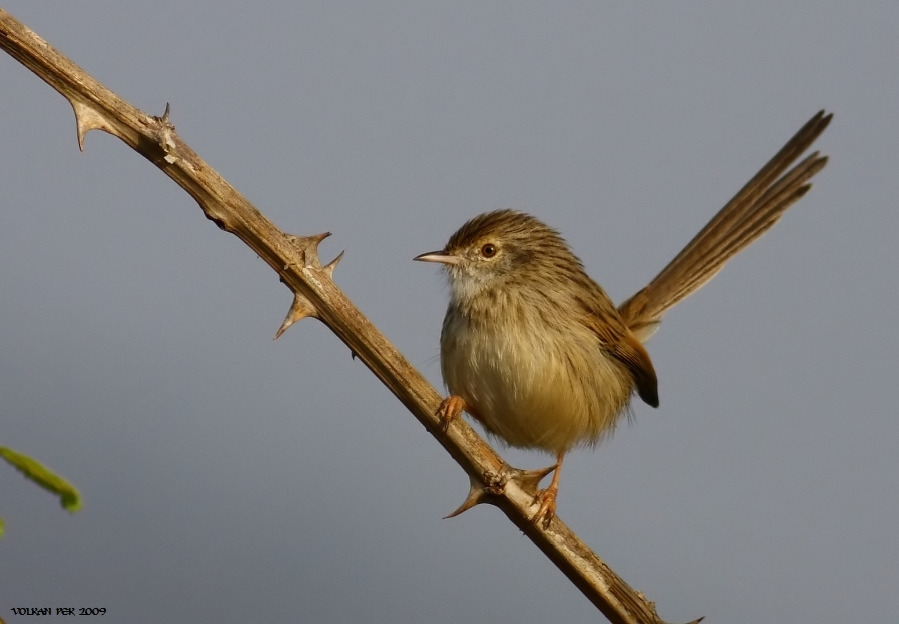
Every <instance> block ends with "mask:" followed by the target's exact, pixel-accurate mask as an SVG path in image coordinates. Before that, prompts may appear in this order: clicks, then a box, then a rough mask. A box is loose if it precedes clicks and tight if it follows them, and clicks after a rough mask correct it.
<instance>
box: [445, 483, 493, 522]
mask: <svg viewBox="0 0 899 624" xmlns="http://www.w3.org/2000/svg"><path fill="white" fill-rule="evenodd" d="M468 480H469V483H470V485H469V488H468V496H466V497H465V500H464V501H462V504H461V505H459V507H458V508H457V509H456V511H454V512H453V513H451V514H449V515H448V516H443V519H444V520H447V519H449V518H455V517H456V516H458V515H460V514H462V513H465V512H466V511H468V510H469V509H471V508H472V507H474V506H475V505H479V504H481V503H483V502H484V499H485V498H487V492H485V491H484V489H483V488H482V487H481V484H480V483H478V482H477V481H475V480H474V478H473V477H468Z"/></svg>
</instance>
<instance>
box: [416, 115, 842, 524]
mask: <svg viewBox="0 0 899 624" xmlns="http://www.w3.org/2000/svg"><path fill="white" fill-rule="evenodd" d="M831 118H832V114H825V111H823V110H822V111H820V112H819V113H817V114H816V115H815V116H813V117H812V118H811V119H810V120H809V121H808V122H807V123H806V124H805V125H804V126H803V127H802V128H801V129H800V130H799V131H798V132H797V133H796V134H795V135H794V136H793V137H792V138H791V139H790V140H789V141H788V142H787V143H786V144H785V145H784V147H783V148H782V149H781V150H780V151H779V152H778V153H777V154H776V155H775V156H774V157H773V158H772V159H771V160H770V161H769V162H768V163H767V164H766V165H765V166H764V167H762V168H761V170H759V172H758V173H757V174H756V175H755V176H754V177H753V178H752V179H751V180H750V181H749V182H748V183H747V184H746V185H745V186H744V187H743V188H742V189H741V190H740V191H739V192H738V193H737V194H736V195H735V196H734V197H733V198H732V199H731V200H730V201H729V202H727V204H725V205H724V207H723V208H722V209H721V210H720V211H719V212H718V213H717V214H716V215H715V216H714V217H713V218H712V219H711V220H710V221H709V223H708V224H707V225H706V226H705V227H704V228H703V229H702V230H701V231H700V232H699V233H698V234H697V235H696V236H695V237H694V238H693V239H692V240H691V241H690V242H689V243H688V244H687V245H686V247H684V249H683V250H682V251H681V252H680V253H679V254H678V255H677V256H675V258H674V259H673V260H672V261H671V262H669V263H668V265H667V266H665V268H663V269H662V270H661V271H660V272H659V274H658V275H657V276H656V277H655V278H653V279H652V280H651V281H650V282H649V284H647V285H646V286H645V287H644V288H642V289H641V290H639V291H637V293H635V294H634V295H633V296H631V297H630V298H629V299H627V300H625V301H624V302H623V303H621V304H620V305H618V306H616V305H615V304H614V303H613V302H612V300H611V299H610V298H609V296H608V295H607V294H606V292H605V291H604V290H603V289H602V287H601V286H600V285H599V284H597V283H596V282H595V281H594V280H593V279H592V278H590V276H589V275H588V274H587V272H586V270H585V268H584V265H583V263H582V262H581V260H580V259H579V258H578V257H577V256H576V255H575V254H574V253H573V252H572V250H571V248H570V247H569V245H568V244H567V243H566V241H565V240H564V239H563V238H562V236H561V235H560V234H559V232H558V231H557V230H555V229H554V228H552V227H550V226H548V225H546V224H545V223H544V222H542V221H541V220H539V219H538V218H536V217H534V216H532V215H530V214H527V213H525V212H520V211H516V210H511V209H501V210H495V211H492V212H487V213H484V214H481V215H478V216H476V217H474V218H472V219H471V220H469V221H468V222H466V223H465V224H464V225H463V226H462V227H461V228H459V229H458V230H457V231H456V232H455V233H454V234H453V235H452V236H451V237H450V239H449V241H448V242H447V244H446V245H445V246H444V247H443V249H441V250H438V251H431V252H428V253H424V254H421V255H418V256H416V257H415V258H414V259H415V260H418V261H423V262H436V263H440V264H441V265H443V267H444V269H445V272H446V274H447V276H448V281H449V286H450V297H449V305H448V307H447V311H446V315H445V317H444V321H443V326H442V330H441V334H440V365H441V372H442V374H443V379H444V382H445V384H446V387H447V389H448V390H449V395H448V396H447V397H446V398H445V399H444V400H443V401H442V402H441V404H440V407H439V409H438V411H437V414H436V415H437V417H438V418H439V419H440V422H441V425H442V428H443V430H444V431H446V430H447V429H448V427H449V426H450V425H451V423H452V422H453V421H454V420H455V419H456V418H457V417H458V416H459V415H460V414H461V413H462V412H463V411H465V412H468V414H470V415H471V417H472V418H473V419H474V420H476V421H477V422H479V423H481V425H483V427H484V428H485V429H486V431H487V432H488V433H489V434H491V435H492V436H494V437H496V438H498V439H499V440H500V441H501V442H503V443H505V444H506V445H508V446H512V447H518V448H526V449H537V450H541V451H545V452H548V453H550V454H552V455H554V456H555V460H556V461H555V464H554V465H553V466H551V467H549V468H548V469H547V470H546V474H549V472H552V473H553V477H552V480H551V482H550V484H549V486H548V487H546V488H544V489H541V490H538V491H537V493H536V496H535V497H534V501H533V505H534V506H536V507H537V511H536V513H535V514H534V516H533V521H534V522H535V523H539V524H542V525H543V527H544V529H547V528H549V526H550V523H551V521H552V519H553V517H554V516H555V513H556V505H557V497H558V491H559V479H560V475H561V469H562V462H563V460H564V458H565V456H566V455H567V454H568V452H569V451H571V450H572V449H574V448H576V447H581V446H586V447H595V446H596V445H597V444H598V443H599V442H601V441H602V440H603V439H605V438H607V437H608V436H609V435H610V434H611V433H612V432H613V431H614V430H615V427H616V423H617V422H618V421H619V420H620V418H621V416H622V415H623V414H629V406H630V402H631V399H632V397H633V396H634V395H636V396H638V397H639V398H640V399H641V400H642V401H643V402H644V403H646V404H647V405H649V406H651V407H654V408H655V407H658V405H659V394H658V380H657V375H656V371H655V368H654V366H653V364H652V360H651V359H650V356H649V353H648V352H647V350H646V348H645V346H644V343H645V342H646V341H647V340H648V339H649V338H650V337H651V336H652V335H653V334H654V333H655V331H656V330H657V329H658V327H659V323H660V322H661V320H662V317H663V315H664V314H665V313H666V312H667V311H668V310H669V309H670V308H671V307H672V306H674V305H675V304H677V303H679V302H680V301H682V300H683V299H684V298H686V297H687V296H689V295H690V294H692V293H693V292H695V291H696V290H698V289H699V288H700V287H702V286H703V285H705V284H706V283H707V282H708V281H709V280H710V279H712V278H713V277H714V276H715V275H716V274H717V273H718V272H719V271H720V270H721V269H722V268H723V267H724V265H725V264H726V263H727V262H728V260H730V259H731V258H732V257H734V256H735V255H736V254H737V253H739V252H740V251H742V250H743V249H745V248H746V247H747V246H748V245H750V244H751V243H752V242H754V241H755V240H757V239H758V238H759V237H760V236H762V234H764V233H765V232H767V231H768V230H769V229H770V228H771V227H772V226H773V225H774V224H775V223H776V222H777V221H778V220H779V219H780V217H781V216H782V215H783V214H784V212H785V211H786V210H787V209H788V208H789V207H790V206H792V205H793V204H794V203H796V202H797V201H798V200H799V199H800V198H801V197H802V196H803V195H805V194H806V193H807V192H808V190H809V189H810V188H811V183H810V182H809V181H810V179H811V178H812V177H813V176H814V175H815V174H816V173H818V172H819V171H820V170H821V169H822V168H823V167H824V166H825V165H826V164H827V157H826V156H822V155H820V154H819V153H818V152H817V151H816V152H813V153H811V154H810V155H809V156H807V157H806V158H805V159H803V160H802V161H801V162H799V163H798V164H796V165H795V166H794V167H793V168H792V169H790V167H791V165H793V163H794V162H795V161H796V160H797V159H798V158H799V157H800V156H801V155H802V154H803V153H804V152H805V151H806V150H807V149H808V148H809V147H810V146H811V144H812V143H813V142H814V141H815V140H816V139H817V138H818V136H819V135H820V134H821V133H822V132H823V131H824V129H825V128H826V127H827V126H828V124H829V123H830V120H831ZM788 169H789V171H788Z"/></svg>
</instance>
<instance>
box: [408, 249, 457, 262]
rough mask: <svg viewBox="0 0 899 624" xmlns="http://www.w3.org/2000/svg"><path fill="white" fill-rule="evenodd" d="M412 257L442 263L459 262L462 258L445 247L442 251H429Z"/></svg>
mask: <svg viewBox="0 0 899 624" xmlns="http://www.w3.org/2000/svg"><path fill="white" fill-rule="evenodd" d="M412 259H413V260H418V261H419V262H440V263H442V264H459V261H460V260H461V258H460V257H459V256H455V255H453V254H451V253H450V252H448V251H446V250H445V249H441V250H440V251H429V252H428V253H423V254H421V255H420V256H415V257H414V258H412Z"/></svg>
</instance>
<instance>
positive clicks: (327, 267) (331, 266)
mask: <svg viewBox="0 0 899 624" xmlns="http://www.w3.org/2000/svg"><path fill="white" fill-rule="evenodd" d="M343 251H346V250H343ZM343 251H341V252H340V253H339V254H337V257H336V258H334V259H333V260H331V262H329V263H328V264H326V265H325V267H324V271H325V273H327V274H328V277H330V278H332V279H333V278H334V268H335V267H336V266H337V264H338V263H339V262H340V259H341V258H343Z"/></svg>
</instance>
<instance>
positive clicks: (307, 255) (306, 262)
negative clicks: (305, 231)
mask: <svg viewBox="0 0 899 624" xmlns="http://www.w3.org/2000/svg"><path fill="white" fill-rule="evenodd" d="M329 236H331V232H322V233H321V234H313V235H312V236H297V235H296V234H287V235H286V238H287V241H288V242H289V243H290V244H291V245H292V246H293V248H294V249H297V250H298V251H300V252H301V253H302V254H303V267H304V268H307V267H312V268H316V269H320V268H322V265H321V262H320V261H319V259H318V246H319V244H320V243H321V242H322V241H323V240H325V239H326V238H328V237H329ZM338 261H339V260H338ZM335 266H336V263H335ZM284 268H285V269H286V268H287V267H284ZM332 271H333V268H332Z"/></svg>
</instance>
